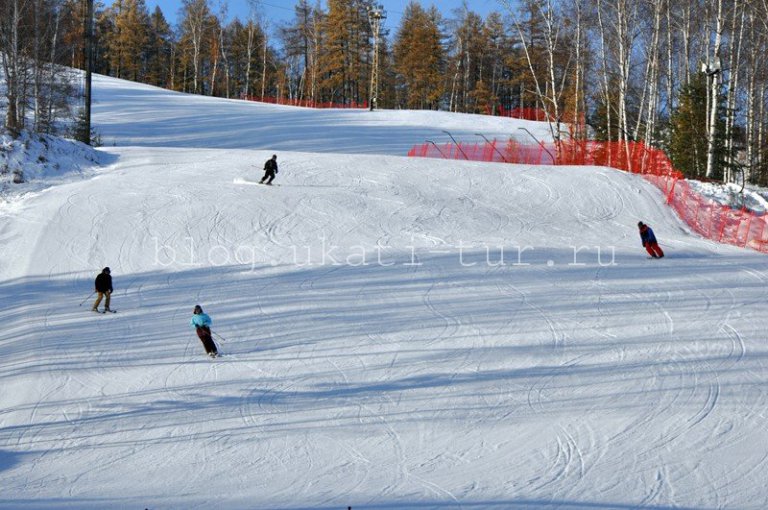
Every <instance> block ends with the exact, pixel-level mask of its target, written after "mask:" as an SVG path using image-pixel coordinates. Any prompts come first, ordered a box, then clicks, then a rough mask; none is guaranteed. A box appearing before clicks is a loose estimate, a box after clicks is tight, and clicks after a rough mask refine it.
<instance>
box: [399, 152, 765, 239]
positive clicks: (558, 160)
mask: <svg viewBox="0 0 768 510" xmlns="http://www.w3.org/2000/svg"><path fill="white" fill-rule="evenodd" d="M408 156H411V157H422V158H443V159H466V160H468V161H488V162H497V163H517V164H528V165H590V166H607V167H611V168H615V169H617V170H622V171H625V172H631V173H637V174H641V175H642V176H643V178H645V179H646V180H647V181H649V182H651V183H653V184H654V185H655V186H656V187H657V188H659V189H660V190H661V191H662V192H663V193H664V195H665V196H666V199H667V203H668V204H669V205H670V207H672V208H673V209H674V210H675V211H676V212H677V214H678V215H679V216H680V217H681V218H682V219H683V220H684V221H685V222H686V223H687V224H688V225H689V226H690V227H691V228H692V229H693V230H694V231H695V232H697V233H699V234H700V235H702V236H704V237H706V238H708V239H712V240H714V241H718V242H721V243H726V244H732V245H735V246H742V247H746V248H752V249H754V250H758V251H761V252H763V253H768V225H767V224H766V223H768V216H766V215H765V214H758V213H755V212H753V211H749V210H746V209H744V208H742V209H733V208H731V207H729V206H726V205H722V204H719V203H717V202H715V201H714V200H712V199H710V198H707V197H705V196H703V195H701V194H700V193H697V192H696V191H694V190H693V189H692V188H691V186H690V185H689V184H688V182H687V181H686V180H685V178H684V177H683V175H682V174H681V173H680V172H678V171H676V170H675V169H674V168H673V166H672V162H671V161H670V160H669V158H668V157H667V155H666V154H665V153H664V151H662V150H660V149H655V148H653V147H648V146H646V145H645V144H643V143H639V142H629V143H624V142H571V141H568V142H561V143H560V144H554V143H547V144H544V143H542V144H539V145H531V144H521V143H519V142H516V141H514V140H509V141H508V142H506V143H504V142H502V143H499V142H497V141H496V140H494V141H493V142H489V143H474V144H470V143H459V144H452V143H447V144H443V145H437V144H434V143H431V142H430V143H424V144H421V145H416V146H414V147H413V148H412V149H411V150H410V151H409V152H408Z"/></svg>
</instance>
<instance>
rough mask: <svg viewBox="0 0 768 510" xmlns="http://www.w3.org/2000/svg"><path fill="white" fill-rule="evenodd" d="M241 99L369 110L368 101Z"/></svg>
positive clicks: (245, 98)
mask: <svg viewBox="0 0 768 510" xmlns="http://www.w3.org/2000/svg"><path fill="white" fill-rule="evenodd" d="M240 99H243V100H245V101H256V102H259V103H269V104H280V105H285V106H303V107H305V108H350V109H351V108H368V102H367V101H363V102H362V103H358V102H355V101H350V102H348V103H333V102H331V101H314V100H312V99H296V98H294V99H291V98H285V97H268V96H265V97H262V96H247V95H245V94H242V95H241V96H240Z"/></svg>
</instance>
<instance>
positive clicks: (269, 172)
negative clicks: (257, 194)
mask: <svg viewBox="0 0 768 510" xmlns="http://www.w3.org/2000/svg"><path fill="white" fill-rule="evenodd" d="M267 177H269V180H268V181H267V184H272V181H273V180H275V171H274V170H265V171H264V177H262V178H261V182H264V181H265V180H266V179H267Z"/></svg>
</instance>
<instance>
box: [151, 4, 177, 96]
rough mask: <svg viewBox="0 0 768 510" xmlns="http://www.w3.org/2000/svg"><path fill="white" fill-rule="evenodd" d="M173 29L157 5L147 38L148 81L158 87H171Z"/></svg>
mask: <svg viewBox="0 0 768 510" xmlns="http://www.w3.org/2000/svg"><path fill="white" fill-rule="evenodd" d="M174 44H175V42H174V40H173V31H172V30H171V27H170V25H168V22H167V21H166V19H165V16H164V15H163V11H162V10H161V9H160V7H155V10H154V11H153V12H152V16H151V17H150V21H149V33H148V38H147V51H146V56H147V74H146V77H145V79H146V81H147V83H149V84H151V85H155V86H158V87H167V88H171V85H172V79H171V78H172V71H173V45H174Z"/></svg>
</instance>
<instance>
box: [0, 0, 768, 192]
mask: <svg viewBox="0 0 768 510" xmlns="http://www.w3.org/2000/svg"><path fill="white" fill-rule="evenodd" d="M292 3H294V5H295V8H294V15H293V17H292V19H291V20H290V21H288V22H276V21H274V20H269V19H266V18H265V17H264V16H263V14H261V9H260V6H259V2H258V0H250V5H251V15H250V16H248V18H247V19H237V18H235V19H232V18H231V17H230V16H229V15H228V13H227V7H226V3H225V2H224V0H217V3H214V2H213V1H212V0H182V3H181V9H180V11H179V12H178V13H174V14H177V17H176V19H177V20H178V21H177V23H175V25H174V26H172V25H171V23H169V22H168V18H167V17H166V15H165V14H164V13H163V12H162V11H161V10H160V9H159V8H156V9H155V10H154V11H152V12H150V11H149V9H148V8H147V6H146V4H145V1H144V0H114V2H113V3H112V4H111V5H106V4H102V3H99V2H96V5H95V19H94V26H95V45H96V46H95V50H94V53H93V59H94V71H95V72H97V73H101V74H105V75H109V76H115V77H119V78H124V79H128V80H134V81H139V82H143V83H148V84H152V85H157V86H161V87H166V88H168V89H172V90H177V91H182V92H188V93H193V94H204V95H213V96H220V97H228V98H238V97H245V96H248V97H252V98H256V99H262V98H263V99H266V98H273V97H274V98H288V99H295V100H310V101H317V102H327V101H330V102H335V103H341V104H353V103H361V102H364V101H367V100H369V97H368V95H369V93H370V92H369V91H370V87H369V84H370V80H371V73H372V68H371V67H372V66H371V63H372V61H373V55H372V52H373V47H374V44H373V43H374V41H373V36H372V34H373V32H372V27H371V24H370V23H369V16H368V9H369V8H370V7H371V6H372V5H373V4H374V2H373V0H325V1H323V2H320V0H314V1H310V0H295V2H292ZM427 3H428V0H424V2H423V3H422V2H419V1H417V0H414V1H412V2H411V3H410V4H409V5H408V6H407V8H406V9H405V12H403V13H401V16H400V19H399V22H398V24H397V26H393V27H387V26H386V24H385V28H388V29H389V31H388V32H385V34H384V35H383V36H382V38H381V40H380V41H379V44H378V47H379V70H378V71H379V72H378V75H379V93H378V102H377V106H378V107H379V108H389V109H394V108H411V109H441V110H450V111H454V112H468V113H488V114H495V113H498V112H499V111H501V110H510V109H514V108H536V109H539V110H542V111H544V112H545V114H546V116H547V118H549V119H550V120H551V124H550V125H551V131H552V135H553V137H554V138H555V139H556V140H557V139H559V138H565V137H576V138H582V139H597V140H616V141H625V142H626V141H643V142H645V143H646V144H649V145H652V146H655V147H660V148H663V149H664V150H666V151H667V152H668V154H670V157H671V158H672V160H673V162H674V164H675V166H676V167H677V168H678V169H679V170H681V171H683V172H684V173H685V174H686V175H687V176H689V177H695V178H709V179H725V180H733V181H737V180H740V179H741V178H742V177H743V176H746V178H747V179H748V180H749V181H751V182H753V183H757V184H761V185H768V142H767V141H766V138H767V137H768V132H767V129H768V112H767V111H766V102H767V101H768V60H767V59H765V58H764V55H765V54H766V51H768V0H498V9H497V12H493V13H491V14H488V15H487V16H485V17H483V16H481V15H479V14H477V13H475V12H473V11H472V9H471V7H469V6H468V3H465V5H464V7H463V8H460V9H456V10H453V11H451V12H441V11H440V10H439V9H438V7H435V6H432V5H424V4H427ZM85 4H86V0H2V1H1V2H0V6H1V7H0V10H1V11H2V12H0V60H1V62H0V63H1V64H2V73H3V74H2V76H3V80H2V81H3V85H1V86H2V87H3V89H2V92H3V94H2V98H3V101H2V102H0V110H2V111H3V113H4V117H5V128H6V130H7V131H8V132H10V133H12V134H18V133H19V132H20V131H22V130H24V129H27V130H34V131H44V132H52V131H54V130H56V129H58V126H60V125H62V124H66V122H65V121H66V119H67V118H70V119H72V118H74V119H76V118H77V115H78V114H79V112H78V111H77V109H74V110H73V108H72V104H71V103H72V102H71V101H69V102H68V100H67V99H68V98H71V97H73V96H75V95H76V94H77V93H78V91H77V87H78V86H79V83H80V81H79V78H73V73H72V71H71V69H72V68H75V69H83V67H84V57H83V54H84V52H83V40H84V37H83V36H84V27H85V22H84V21H85V14H84V13H85V12H86V10H85ZM436 4H437V5H439V2H436Z"/></svg>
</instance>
